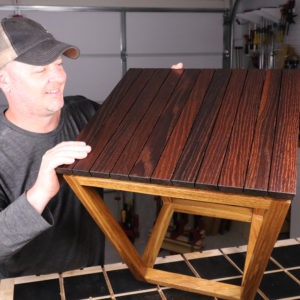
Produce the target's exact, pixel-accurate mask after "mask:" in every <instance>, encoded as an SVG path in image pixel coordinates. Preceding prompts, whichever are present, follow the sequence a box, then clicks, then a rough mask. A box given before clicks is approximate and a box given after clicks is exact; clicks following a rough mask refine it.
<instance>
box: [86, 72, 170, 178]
mask: <svg viewBox="0 0 300 300" xmlns="http://www.w3.org/2000/svg"><path fill="white" fill-rule="evenodd" d="M169 72H170V70H169V69H164V70H161V69H159V70H156V71H155V72H154V73H153V75H152V77H151V78H150V80H149V82H148V83H147V85H146V86H145V87H144V89H143V91H142V92H141V93H140V94H139V96H138V99H137V101H136V102H135V103H134V105H132V107H131V109H130V111H129V112H128V113H127V115H126V116H125V118H124V119H123V121H122V122H121V124H120V126H119V127H118V130H117V131H116V132H115V134H114V135H113V136H112V137H111V138H110V140H109V142H108V143H107V145H106V146H105V148H104V149H103V151H102V153H101V154H100V155H99V157H98V158H97V160H96V161H95V163H94V165H93V167H92V168H91V170H90V173H91V174H92V176H96V177H97V176H98V177H109V174H110V171H111V170H112V168H113V167H114V165H115V164H116V161H117V160H118V158H119V156H120V154H121V153H122V152H123V150H124V148H125V146H126V145H127V143H128V142H129V140H130V138H131V137H132V136H133V135H134V134H135V131H136V129H137V127H138V126H139V124H140V122H141V121H142V119H143V118H144V116H145V114H146V113H147V110H148V108H149V106H150V105H151V103H152V101H153V99H154V98H155V96H156V95H157V93H158V92H159V89H160V87H161V86H162V84H163V83H164V81H165V79H166V77H167V76H168V73H169ZM131 155H132V156H133V157H134V156H135V155H136V153H134V152H132V153H131Z"/></svg>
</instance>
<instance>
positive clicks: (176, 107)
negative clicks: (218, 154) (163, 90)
mask: <svg viewBox="0 0 300 300" xmlns="http://www.w3.org/2000/svg"><path fill="white" fill-rule="evenodd" d="M199 72H200V71H199V70H196V69H190V70H185V71H184V73H183V75H182V77H181V79H180V82H179V83H178V85H177V86H176V89H175V91H174V93H173V95H172V101H170V102H169V103H168V105H167V107H166V109H165V111H164V112H163V113H162V114H161V116H160V119H159V120H158V122H157V124H156V126H155V127H154V129H153V131H152V134H151V136H150V137H149V140H148V141H147V143H146V144H145V147H144V148H143V151H142V152H141V154H140V156H139V158H138V160H137V161H136V164H135V166H134V167H133V169H132V170H131V172H130V174H129V177H130V178H131V179H134V180H137V181H145V182H149V181H150V176H151V175H152V173H153V170H154V169H155V167H156V165H157V163H158V160H159V158H160V155H161V153H162V151H163V149H164V147H165V145H166V143H167V141H168V138H169V137H170V135H171V133H172V130H173V128H174V127H175V125H176V122H177V120H178V118H179V116H180V113H181V111H182V108H183V107H184V105H185V102H186V99H187V98H188V96H189V94H190V92H191V90H192V87H193V85H194V83H195V81H196V79H197V76H198V75H199Z"/></svg>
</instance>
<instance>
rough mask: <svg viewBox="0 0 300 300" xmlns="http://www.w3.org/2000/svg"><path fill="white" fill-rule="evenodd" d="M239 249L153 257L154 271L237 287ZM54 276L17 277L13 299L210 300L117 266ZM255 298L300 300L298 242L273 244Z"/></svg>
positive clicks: (241, 259) (241, 258)
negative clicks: (142, 279) (141, 278)
mask: <svg viewBox="0 0 300 300" xmlns="http://www.w3.org/2000/svg"><path fill="white" fill-rule="evenodd" d="M245 251H246V247H245V246H241V247H233V248H222V249H215V250H207V251H203V252H193V253H187V254H184V255H173V256H166V257H159V258H158V259H157V261H156V264H155V268H157V269H162V270H167V271H171V272H172V271H173V272H178V273H181V274H187V275H191V276H198V277H202V278H207V279H212V280H217V281H222V282H228V283H232V284H237V285H240V284H241V278H242V269H243V265H244V261H245ZM56 275H57V276H56ZM56 275H55V274H54V275H53V276H52V277H49V278H47V277H43V276H40V277H35V276H31V278H26V277H24V278H23V279H18V280H17V281H16V282H15V284H14V297H13V300H41V299H43V300H48V299H49V300H56V299H57V300H62V299H65V300H79V299H90V300H96V299H118V300H131V299H134V300H139V299H144V300H156V299H157V300H161V299H162V300H165V299H167V300H179V299H180V300H182V299H189V300H193V299H198V300H201V299H203V300H204V299H212V300H213V299H214V298H212V297H208V296H204V295H198V294H193V293H188V292H184V291H179V290H174V289H170V288H166V287H160V286H156V285H152V284H148V283H145V282H140V281H137V280H135V278H134V277H133V276H132V275H131V273H130V272H129V270H128V269H127V267H126V266H125V265H124V264H121V263H118V264H110V265H105V266H104V268H101V267H94V268H87V269H84V270H76V271H72V272H66V273H63V274H56ZM55 277H56V278H55ZM22 281H23V283H22ZM255 299H256V300H261V299H265V300H267V299H269V300H271V299H272V300H273V299H276V300H279V299H281V300H283V299H285V300H287V299H300V239H289V240H282V241H278V242H277V244H276V247H275V248H274V250H273V252H272V256H271V259H270V261H269V264H268V267H267V269H266V271H265V274H264V277H263V279H262V282H261V285H260V288H259V291H258V293H257V295H256V298H255ZM1 300H2V299H1ZM3 300H11V299H3Z"/></svg>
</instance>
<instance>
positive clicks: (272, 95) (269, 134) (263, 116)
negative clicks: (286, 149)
mask: <svg viewBox="0 0 300 300" xmlns="http://www.w3.org/2000/svg"><path fill="white" fill-rule="evenodd" d="M280 85H281V70H269V71H268V72H267V74H266V80H265V84H264V88H263V93H262V98H261V102H260V107H259V112H258V118H257V122H256V126H255V136H254V140H253V145H252V149H251V154H250V161H249V166H248V171H247V177H246V183H245V191H247V192H251V193H255V192H257V191H259V193H260V194H261V193H262V192H263V191H264V192H265V194H267V191H268V184H269V174H270V167H271V160H272V153H273V144H274V135H275V126H276V115H277V109H278V100H279V93H280Z"/></svg>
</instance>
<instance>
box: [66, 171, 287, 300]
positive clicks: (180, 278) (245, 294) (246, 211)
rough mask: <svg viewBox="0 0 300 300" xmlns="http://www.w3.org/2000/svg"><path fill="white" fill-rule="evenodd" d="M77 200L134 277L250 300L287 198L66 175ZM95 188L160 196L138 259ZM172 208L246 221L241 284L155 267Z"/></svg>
mask: <svg viewBox="0 0 300 300" xmlns="http://www.w3.org/2000/svg"><path fill="white" fill-rule="evenodd" d="M64 178H65V180H66V181H67V182H68V183H69V185H70V186H71V187H72V189H73V190H74V192H75V193H76V194H77V196H78V198H79V199H80V200H81V202H82V203H83V205H84V206H85V207H86V209H87V210H88V212H89V213H90V214H91V216H92V217H93V218H94V220H95V222H96V223H97V224H98V226H99V227H100V228H101V229H102V231H103V232H104V234H105V235H106V237H107V238H108V239H109V240H110V241H111V243H112V244H113V246H114V247H115V249H116V250H117V252H118V253H119V255H120V256H121V258H122V259H123V260H124V262H125V263H126V264H127V266H128V268H129V269H130V271H131V272H132V274H133V275H134V276H135V278H136V279H138V280H144V281H147V282H149V283H152V284H160V285H165V286H168V287H173V288H178V289H182V290H186V291H189V292H194V293H200V294H205V295H208V296H214V297H219V298H224V299H244V300H250V299H254V297H255V295H256V291H257V289H258V287H259V284H260V281H261V279H262V277H263V273H264V270H265V267H266V265H267V263H268V260H269V257H270V255H271V252H272V250H273V247H274V244H275V242H276V240H277V236H278V234H279V232H280V229H281V226H282V224H283V222H284V220H285V217H286V214H287V212H288V209H289V206H290V200H282V199H280V200H279V199H274V198H270V197H257V196H249V195H237V194H228V193H223V192H214V191H203V190H198V189H190V188H188V189H187V188H181V187H174V186H162V185H155V184H144V183H137V182H126V181H120V180H113V179H103V178H93V177H84V176H75V175H64ZM95 187H99V188H109V189H116V190H122V191H129V192H136V193H144V194H152V195H159V196H161V197H162V200H163V206H162V208H161V211H160V213H159V216H158V218H157V221H156V223H155V226H154V228H153V231H152V234H151V236H150V238H149V241H148V244H147V246H146V248H145V251H144V254H143V255H142V257H141V256H140V255H139V254H138V252H137V251H136V249H135V247H134V246H133V244H132V243H131V241H130V240H129V239H128V237H127V236H126V234H125V233H124V231H123V229H122V228H121V226H120V225H119V223H118V221H117V220H116V219H115V218H114V216H113V215H112V214H111V212H110V211H109V209H108V207H107V206H106V204H105V203H104V201H103V199H102V198H101V197H100V195H99V194H98V192H97V191H96V190H95ZM174 212H181V213H187V214H195V215H202V216H209V217H217V218H225V219H230V220H237V221H243V222H250V223H251V229H250V235H249V243H248V251H247V257H246V262H245V268H244V272H243V281H242V285H241V286H236V285H232V284H226V283H221V282H216V281H212V280H206V279H202V278H197V277H192V276H187V275H181V274H175V273H170V272H166V271H161V270H156V269H154V268H153V265H154V263H155V259H156V257H157V255H158V253H159V250H160V247H161V244H162V242H163V239H164V236H165V233H166V231H167V228H168V225H169V223H170V221H171V218H172V215H173V213H174Z"/></svg>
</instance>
